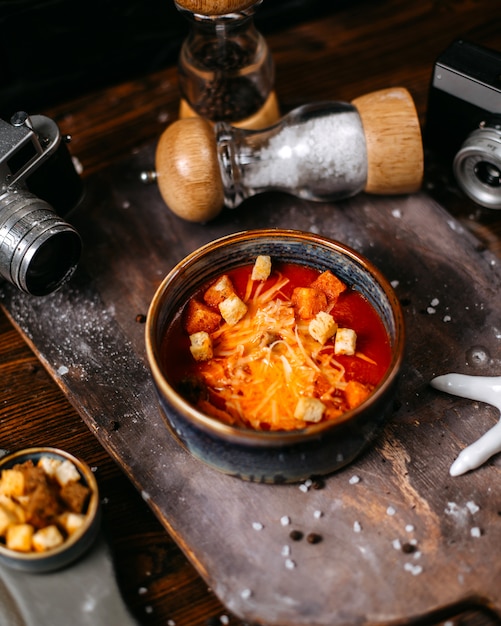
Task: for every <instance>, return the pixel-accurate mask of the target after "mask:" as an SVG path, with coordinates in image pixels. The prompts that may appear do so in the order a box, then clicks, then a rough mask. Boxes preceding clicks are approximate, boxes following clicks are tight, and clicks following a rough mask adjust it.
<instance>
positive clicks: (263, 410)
mask: <svg viewBox="0 0 501 626" xmlns="http://www.w3.org/2000/svg"><path fill="white" fill-rule="evenodd" d="M404 334H405V333H404V321H403V314H402V310H401V307H400V304H399V301H398V299H397V297H396V295H395V293H394V290H393V288H392V287H391V285H390V284H389V282H388V281H387V280H386V278H385V277H384V276H383V274H382V273H381V272H380V271H379V270H378V269H377V268H376V267H375V266H374V265H373V264H372V263H371V262H370V261H369V260H367V259H366V258H364V257H363V256H362V255H361V254H359V253H358V252H356V251H355V250H353V249H351V248H349V247H347V246H345V245H343V244H341V243H339V242H336V241H333V240H331V239H328V238H326V237H322V236H320V235H316V234H313V233H308V232H300V231H295V230H278V229H263V230H252V231H245V232H241V233H236V234H233V235H228V236H226V237H223V238H220V239H218V240H216V241H213V242H211V243H208V244H206V245H205V246H203V247H201V248H199V249H198V250H195V251H194V252H193V253H191V254H190V255H188V256H187V257H186V258H185V259H183V260H182V261H180V262H179V263H178V264H177V265H176V266H175V267H174V268H173V269H172V270H171V271H170V273H169V274H168V275H167V276H166V278H165V279H164V280H163V282H162V283H161V285H160V287H159V288H158V290H157V292H156V294H155V295H154V297H153V300H152V302H151V305H150V308H149V312H148V316H147V321H146V352H147V358H148V362H149V365H150V368H151V372H152V377H153V381H154V386H155V389H156V391H157V395H158V399H159V404H160V408H161V413H162V415H163V417H164V420H165V423H166V425H167V427H168V428H169V429H170V430H171V432H172V433H173V434H174V436H175V437H176V438H177V439H178V440H179V442H180V443H181V444H182V445H183V446H184V447H185V448H186V449H187V450H188V451H189V452H190V453H192V454H193V455H194V456H195V457H197V458H198V459H200V460H201V461H204V462H205V463H208V464H209V465H211V466H212V467H214V468H216V469H217V470H220V471H222V472H225V473H227V474H231V475H234V476H238V477H240V478H243V479H246V480H251V481H258V482H265V483H286V482H297V481H300V480H303V479H305V478H308V477H310V476H317V475H325V474H328V473H331V472H333V471H336V470H338V469H340V468H341V467H343V466H345V465H347V464H348V463H350V462H351V461H353V460H354V459H355V458H356V457H357V456H358V455H359V454H360V453H361V452H362V450H364V449H365V448H366V446H367V445H368V444H369V443H370V442H371V441H373V439H374V437H375V436H376V435H377V433H378V432H379V430H380V428H381V426H382V425H383V423H384V422H385V420H386V419H387V417H388V415H389V414H390V413H391V409H392V402H393V396H394V390H395V386H396V382H397V377H398V373H399V371H400V368H401V364H402V360H403V352H404Z"/></svg>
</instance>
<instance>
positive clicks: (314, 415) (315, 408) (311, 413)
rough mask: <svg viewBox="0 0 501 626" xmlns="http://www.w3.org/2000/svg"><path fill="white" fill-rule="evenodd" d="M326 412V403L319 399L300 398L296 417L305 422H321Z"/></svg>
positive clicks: (295, 412) (295, 411)
mask: <svg viewBox="0 0 501 626" xmlns="http://www.w3.org/2000/svg"><path fill="white" fill-rule="evenodd" d="M324 411H325V405H324V403H323V402H322V401H321V400H319V399H318V398H307V397H304V396H302V397H301V398H299V400H298V402H297V404H296V408H295V410H294V417H295V418H296V419H299V420H303V421H305V422H319V421H320V420H321V419H322V416H323V414H324Z"/></svg>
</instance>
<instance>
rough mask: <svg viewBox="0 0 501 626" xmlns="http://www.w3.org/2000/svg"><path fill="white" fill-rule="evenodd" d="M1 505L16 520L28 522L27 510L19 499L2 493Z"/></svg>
mask: <svg viewBox="0 0 501 626" xmlns="http://www.w3.org/2000/svg"><path fill="white" fill-rule="evenodd" d="M21 497H22V496H21ZM0 507H1V508H3V509H4V510H5V511H8V512H9V513H10V514H12V515H13V516H14V518H15V521H16V522H20V523H24V522H26V511H25V509H24V508H23V506H22V505H21V504H20V503H19V502H18V501H17V500H13V499H12V498H9V496H4V495H0Z"/></svg>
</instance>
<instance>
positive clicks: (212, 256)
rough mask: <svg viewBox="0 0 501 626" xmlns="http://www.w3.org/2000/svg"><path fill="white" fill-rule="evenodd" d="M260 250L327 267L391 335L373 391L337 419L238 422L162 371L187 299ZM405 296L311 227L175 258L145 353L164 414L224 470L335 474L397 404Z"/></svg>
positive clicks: (236, 238) (265, 476)
mask: <svg viewBox="0 0 501 626" xmlns="http://www.w3.org/2000/svg"><path fill="white" fill-rule="evenodd" d="M258 255H269V256H271V257H272V258H273V259H278V260H280V261H283V262H290V263H296V264H297V263H299V264H303V265H307V266H310V267H314V268H316V269H318V270H320V271H325V270H328V269H330V270H331V271H332V272H333V273H334V274H336V275H337V276H338V277H339V278H340V279H341V280H343V281H344V282H345V283H346V284H347V285H349V286H353V287H355V288H356V289H358V290H359V291H360V292H361V293H362V294H363V295H364V296H365V297H366V298H367V299H368V300H369V302H370V303H371V304H372V305H373V306H374V307H375V309H376V311H377V313H378V314H379V316H380V317H381V319H382V321H383V324H384V326H385V328H386V331H387V333H388V336H389V337H390V342H391V347H392V359H391V363H390V366H389V368H388V371H387V373H386V375H385V376H384V378H383V380H382V381H381V382H380V384H379V385H378V387H377V388H376V389H375V390H374V392H373V393H372V394H371V396H370V397H369V398H368V399H367V400H366V401H365V402H363V403H362V404H361V405H359V406H358V407H356V408H355V409H353V410H351V411H348V412H347V413H345V414H344V415H343V417H342V419H340V420H338V421H336V422H321V423H318V424H312V425H310V426H308V427H306V428H304V429H301V430H293V431H283V432H282V431H281V432H278V431H272V432H271V431H267V432H266V431H255V430H251V429H243V428H237V427H234V426H229V425H227V424H224V423H222V422H220V421H218V420H216V419H214V418H212V417H209V416H207V415H205V414H203V413H202V412H200V411H199V410H197V409H195V408H194V407H193V406H192V405H190V404H189V403H188V402H187V401H186V400H185V399H184V398H183V397H182V396H181V395H180V394H179V393H178V392H177V391H176V390H175V389H174V388H173V386H171V384H170V383H169V380H168V379H167V378H166V377H165V375H164V372H163V371H162V366H161V358H160V345H161V342H162V337H163V336H164V334H165V331H166V328H167V327H168V326H169V324H170V322H171V321H172V319H173V317H174V316H175V314H176V313H177V312H178V311H179V309H180V308H181V307H182V306H183V305H184V304H185V303H186V301H187V300H188V299H189V298H190V296H192V295H193V294H194V292H196V291H197V290H198V289H199V288H201V287H202V286H203V285H204V284H207V282H208V281H211V280H214V279H216V278H217V277H219V276H220V275H221V274H223V273H225V272H227V271H228V270H230V269H231V268H234V267H237V266H241V265H246V264H252V263H254V261H255V259H256V257H257V256H258ZM404 334H405V332H404V321H403V314H402V310H401V306H400V303H399V302H398V300H397V297H396V295H395V293H394V291H393V288H392V287H391V285H390V284H389V283H388V281H387V280H386V279H385V277H384V276H383V275H382V274H381V273H380V272H379V271H378V270H377V269H376V268H375V267H374V266H373V265H372V264H371V263H370V262H369V261H368V260H367V259H365V258H364V257H362V256H361V255H360V254H358V253H357V252H356V251H354V250H352V249H350V248H348V247H347V246H345V245H343V244H340V243H338V242H336V241H333V240H330V239H327V238H325V237H322V236H320V235H315V234H312V233H306V232H300V231H294V230H275V229H265V230H250V231H245V232H241V233H237V234H233V235H229V236H226V237H223V238H221V239H218V240H215V241H213V242H211V243H209V244H206V245H205V246H203V247H201V248H199V249H198V250H196V251H195V252H193V253H192V254H190V255H188V256H187V257H186V258H185V259H184V260H182V261H181V262H180V263H178V264H177V265H176V266H175V267H174V268H173V269H172V270H171V272H170V273H169V274H168V275H167V276H166V278H165V279H164V280H163V282H162V283H161V285H160V287H159V288H158V290H157V292H156V294H155V295H154V297H153V300H152V302H151V305H150V308H149V311H148V317H147V321H146V352H147V358H148V362H149V366H150V369H151V372H152V376H153V381H154V385H155V388H156V391H157V395H158V400H159V404H160V408H161V413H162V415H163V417H164V420H165V423H166V425H167V426H168V428H169V429H170V430H171V431H172V432H173V433H174V435H175V436H176V437H177V439H178V440H179V442H180V443H181V444H182V445H183V446H184V447H185V448H186V449H187V450H188V451H189V452H190V453H191V454H193V455H194V456H195V457H196V458H198V459H199V460H201V461H203V462H205V463H207V464H208V465H210V466H212V467H213V468H216V469H217V470H219V471H222V472H225V473H227V474H231V475H233V476H238V477H240V478H242V479H245V480H249V481H256V482H263V483H290V482H298V481H301V480H304V479H306V478H308V477H311V476H319V475H325V474H328V473H331V472H333V471H335V470H338V469H339V468H341V467H343V466H345V465H347V464H348V463H350V462H351V461H353V460H354V459H355V458H356V457H357V456H358V455H359V454H360V453H361V452H362V451H363V450H364V449H365V448H366V446H367V445H368V444H369V443H370V442H371V441H373V439H374V437H375V436H376V435H377V433H378V432H379V430H380V428H381V426H382V425H383V424H384V422H385V421H386V419H387V417H388V416H389V414H390V411H391V408H392V401H393V397H394V391H395V385H396V381H397V376H398V373H399V370H400V368H401V364H402V360H403V352H404Z"/></svg>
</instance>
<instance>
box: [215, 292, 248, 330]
mask: <svg viewBox="0 0 501 626" xmlns="http://www.w3.org/2000/svg"><path fill="white" fill-rule="evenodd" d="M219 310H220V312H221V315H222V316H223V319H224V321H225V322H226V323H227V324H229V325H230V326H234V325H235V324H237V323H238V322H239V321H240V320H241V319H242V317H243V316H244V315H245V314H246V313H247V305H246V304H245V302H243V300H240V298H239V297H238V296H237V295H236V294H233V295H232V296H229V297H228V298H226V299H225V300H223V301H222V302H220V303H219Z"/></svg>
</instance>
